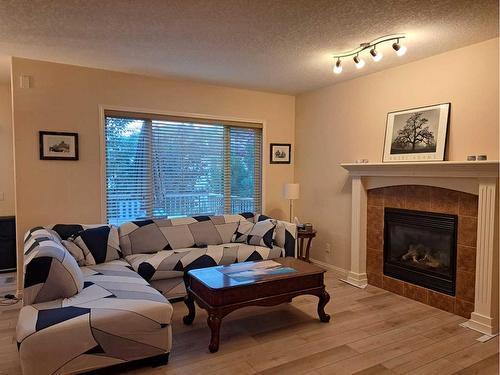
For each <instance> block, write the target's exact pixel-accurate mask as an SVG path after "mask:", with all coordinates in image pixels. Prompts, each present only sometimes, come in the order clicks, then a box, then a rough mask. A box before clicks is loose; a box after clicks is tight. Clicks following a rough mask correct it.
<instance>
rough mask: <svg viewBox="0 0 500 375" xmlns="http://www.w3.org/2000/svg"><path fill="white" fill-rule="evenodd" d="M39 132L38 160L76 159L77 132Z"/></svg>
mask: <svg viewBox="0 0 500 375" xmlns="http://www.w3.org/2000/svg"><path fill="white" fill-rule="evenodd" d="M39 133H40V135H39V137H40V160H78V133H66V132H50V131H40V132H39Z"/></svg>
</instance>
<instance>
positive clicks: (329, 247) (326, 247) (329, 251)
mask: <svg viewBox="0 0 500 375" xmlns="http://www.w3.org/2000/svg"><path fill="white" fill-rule="evenodd" d="M331 252H332V245H330V243H326V245H325V253H327V254H330V253H331Z"/></svg>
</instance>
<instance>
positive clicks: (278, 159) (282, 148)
mask: <svg viewBox="0 0 500 375" xmlns="http://www.w3.org/2000/svg"><path fill="white" fill-rule="evenodd" d="M270 152H271V155H270V158H269V160H270V163H271V164H290V162H291V160H292V145H291V144H290V143H271V151H270Z"/></svg>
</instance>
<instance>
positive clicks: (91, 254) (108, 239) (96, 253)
mask: <svg viewBox="0 0 500 375" xmlns="http://www.w3.org/2000/svg"><path fill="white" fill-rule="evenodd" d="M69 241H71V242H73V243H75V244H76V245H77V246H78V247H79V248H80V249H82V251H83V255H84V264H85V265H88V266H91V265H94V264H99V263H104V262H109V261H111V260H116V259H120V257H121V251H120V245H119V239H118V229H117V228H116V227H115V226H113V225H102V226H99V227H95V228H88V229H84V230H82V231H80V232H78V233H77V234H75V235H73V236H72V237H70V238H69Z"/></svg>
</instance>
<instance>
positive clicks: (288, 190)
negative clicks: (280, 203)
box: [283, 184, 300, 199]
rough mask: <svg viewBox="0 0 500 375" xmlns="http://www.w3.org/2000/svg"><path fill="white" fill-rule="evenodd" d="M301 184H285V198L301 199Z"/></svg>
mask: <svg viewBox="0 0 500 375" xmlns="http://www.w3.org/2000/svg"><path fill="white" fill-rule="evenodd" d="M299 192H300V189H299V184H285V186H284V187H283V196H284V197H285V199H299Z"/></svg>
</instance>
